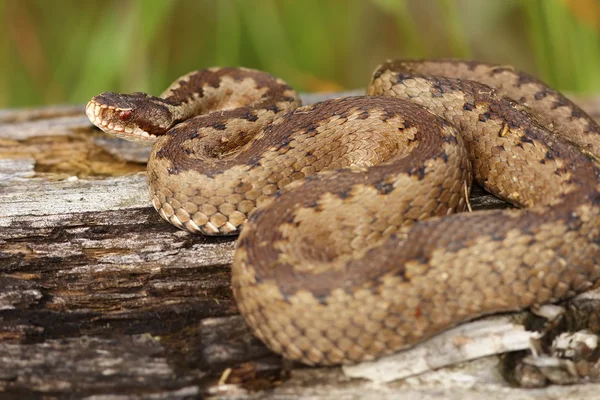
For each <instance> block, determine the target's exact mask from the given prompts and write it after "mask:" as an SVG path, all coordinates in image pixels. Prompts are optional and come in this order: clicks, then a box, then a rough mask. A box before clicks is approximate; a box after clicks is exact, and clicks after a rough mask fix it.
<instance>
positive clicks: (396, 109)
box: [86, 60, 600, 365]
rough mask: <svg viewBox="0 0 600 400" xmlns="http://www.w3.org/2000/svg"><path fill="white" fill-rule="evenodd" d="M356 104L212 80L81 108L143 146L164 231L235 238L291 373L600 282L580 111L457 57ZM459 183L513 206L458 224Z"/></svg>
mask: <svg viewBox="0 0 600 400" xmlns="http://www.w3.org/2000/svg"><path fill="white" fill-rule="evenodd" d="M492 88H494V89H492ZM368 94H369V95H370V96H364V97H349V98H342V99H335V100H329V101H325V102H322V103H319V104H315V105H310V106H305V107H299V105H300V102H299V100H298V97H297V95H296V93H295V92H294V90H293V89H291V88H290V87H289V86H288V85H286V84H285V82H283V81H281V80H279V79H276V78H274V77H272V76H270V75H268V74H266V73H263V72H259V71H254V70H249V69H244V68H213V69H207V70H202V71H197V72H192V73H190V74H188V75H186V76H183V77H182V78H180V79H178V80H177V81H175V83H174V84H173V85H171V87H169V88H168V89H167V91H166V92H164V93H163V94H162V95H161V96H160V97H154V96H150V95H147V94H143V93H134V94H131V95H121V94H114V93H103V94H101V95H99V96H96V97H94V98H93V99H92V100H91V101H90V102H89V104H88V106H87V110H86V112H87V114H88V116H89V118H90V120H91V121H92V122H93V123H94V124H96V125H97V126H99V127H100V128H101V129H103V130H104V131H106V132H109V133H112V134H115V135H117V136H121V137H124V138H127V139H133V140H146V141H149V142H153V141H155V143H154V147H153V150H152V153H151V156H150V159H149V161H148V181H149V187H150V195H151V197H152V202H153V204H154V207H155V208H156V209H157V210H158V211H159V213H160V215H161V216H162V217H163V218H164V219H166V220H167V221H169V222H171V223H172V224H174V225H176V226H178V227H179V228H182V229H187V230H188V231H190V232H200V233H203V234H205V235H228V234H237V233H238V231H239V230H240V228H241V227H242V226H243V229H241V234H240V236H239V240H238V243H237V249H236V252H235V256H234V263H233V270H232V274H233V276H232V287H233V293H234V296H235V299H236V301H237V304H238V307H239V310H240V312H241V314H242V315H243V317H244V319H245V321H246V322H247V323H248V324H249V326H250V327H251V329H252V330H253V332H254V333H255V334H256V335H257V336H258V337H259V338H260V339H261V340H262V341H264V342H265V343H266V344H267V346H268V347H270V348H271V349H272V350H274V351H276V352H278V353H280V354H283V355H284V356H285V357H287V358H289V359H293V360H299V361H302V362H304V363H306V364H311V365H314V364H340V363H353V362H358V361H361V360H366V359H372V358H375V357H379V356H381V355H385V354H389V353H392V352H395V351H398V350H401V349H403V348H406V347H409V346H411V345H414V344H415V343H417V342H419V341H421V340H423V339H425V338H428V337H430V336H432V335H434V334H436V333H438V332H440V331H442V330H444V329H446V328H448V327H450V326H453V325H456V324H458V323H460V322H463V321H466V320H469V319H473V318H475V317H478V316H481V315H484V314H489V313H495V312H502V311H509V310H517V309H521V308H525V307H529V306H532V305H536V304H541V303H547V302H555V301H558V300H561V299H564V298H567V297H569V296H573V295H574V294H576V293H579V292H582V291H584V290H587V289H589V288H590V287H592V286H593V285H594V284H595V283H596V281H598V279H599V278H600V267H599V263H598V261H599V259H600V247H599V245H600V207H599V206H600V196H599V182H600V180H599V168H598V165H597V164H596V159H597V156H600V136H599V134H600V129H599V127H598V126H597V125H596V124H595V123H594V122H593V121H592V120H591V118H589V117H588V116H587V115H586V114H585V113H583V112H582V111H581V110H580V109H579V108H578V107H576V106H575V105H574V104H572V103H571V102H570V101H568V100H567V99H566V98H565V97H563V96H562V95H561V94H559V93H557V92H556V91H554V90H552V89H550V88H548V87H547V86H545V85H544V84H542V83H541V82H540V81H538V80H536V79H535V78H533V77H531V76H529V75H526V74H524V73H521V72H518V71H516V70H514V69H513V68H511V67H501V66H493V65H488V64H482V63H475V62H462V61H450V60H441V61H424V62H410V61H407V62H401V61H397V62H387V63H385V64H383V65H381V66H380V67H379V68H378V69H377V70H376V71H375V73H374V75H373V79H372V81H371V84H370V86H369V89H368ZM509 97H510V98H509ZM511 98H512V99H515V100H517V101H519V103H517V102H516V101H514V100H511ZM196 115H199V116H196ZM472 179H474V180H475V181H477V182H478V183H479V184H480V185H482V186H483V187H484V188H485V189H487V190H488V191H489V192H491V193H492V194H494V195H496V196H498V197H500V198H502V199H505V200H506V201H508V202H510V203H512V204H514V205H515V206H517V207H519V208H522V209H519V210H516V209H512V210H493V211H480V212H474V213H457V214H456V213H455V212H458V211H463V210H464V208H465V205H466V195H467V192H468V188H470V185H471V181H472ZM257 207H258V208H257Z"/></svg>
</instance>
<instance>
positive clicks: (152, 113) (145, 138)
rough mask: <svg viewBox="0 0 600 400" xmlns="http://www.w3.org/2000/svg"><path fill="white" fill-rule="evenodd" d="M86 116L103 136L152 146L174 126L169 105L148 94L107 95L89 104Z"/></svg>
mask: <svg viewBox="0 0 600 400" xmlns="http://www.w3.org/2000/svg"><path fill="white" fill-rule="evenodd" d="M85 113H86V114H87V116H88V118H89V119H90V121H91V122H92V123H93V124H94V125H96V126H97V127H98V128H100V129H102V130H103V131H104V132H106V133H108V134H110V135H114V136H118V137H121V138H123V139H127V140H133V141H142V142H153V141H155V140H156V138H157V137H158V136H160V135H163V134H164V133H165V132H166V131H167V130H169V128H170V127H171V126H172V125H173V116H172V114H171V109H170V106H169V104H168V103H166V102H165V101H164V100H163V99H161V98H159V97H155V96H151V95H149V94H146V93H131V94H121V93H112V92H105V93H102V94H99V95H98V96H95V97H93V98H92V99H91V100H90V101H89V103H88V104H87V106H86V108H85Z"/></svg>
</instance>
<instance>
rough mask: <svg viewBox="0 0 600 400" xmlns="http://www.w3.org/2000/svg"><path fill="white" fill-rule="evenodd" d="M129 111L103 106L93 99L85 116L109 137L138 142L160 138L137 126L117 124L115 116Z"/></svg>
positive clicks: (86, 108)
mask: <svg viewBox="0 0 600 400" xmlns="http://www.w3.org/2000/svg"><path fill="white" fill-rule="evenodd" d="M129 111H131V109H121V108H117V107H113V106H109V105H107V104H101V103H98V102H96V101H94V100H93V99H92V100H90V101H89V102H88V104H87V105H86V107H85V114H86V115H87V117H88V119H89V120H90V122H91V123H92V124H94V125H96V126H97V127H98V128H100V129H101V130H103V131H104V132H106V133H108V134H109V135H113V136H117V137H120V138H123V139H127V140H134V141H138V142H154V141H155V140H156V139H157V138H158V136H156V135H153V134H151V133H148V132H146V131H144V130H143V129H140V128H139V127H137V126H133V127H132V126H127V125H124V124H120V123H118V122H115V115H117V114H122V113H127V112H129Z"/></svg>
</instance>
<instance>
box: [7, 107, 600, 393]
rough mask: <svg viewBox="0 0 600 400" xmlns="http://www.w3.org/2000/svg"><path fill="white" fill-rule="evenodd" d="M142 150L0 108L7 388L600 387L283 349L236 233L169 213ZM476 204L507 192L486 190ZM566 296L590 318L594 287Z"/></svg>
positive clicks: (71, 120) (46, 117) (39, 115)
mask: <svg viewBox="0 0 600 400" xmlns="http://www.w3.org/2000/svg"><path fill="white" fill-rule="evenodd" d="M319 99H320V98H311V99H308V101H309V102H311V101H315V100H319ZM586 104H588V103H586ZM589 104H590V105H592V106H593V107H596V104H598V103H595V102H594V101H590V103H589ZM590 107H591V106H590ZM598 109H599V107H596V108H592V111H594V110H595V111H596V113H595V114H596V115H599V114H600V112H598V111H599V110H598ZM147 154H148V149H146V148H144V147H140V146H137V145H135V144H133V145H131V144H128V143H127V142H124V141H121V140H114V139H110V138H107V137H105V136H104V135H103V134H102V133H100V132H99V131H96V130H94V129H92V128H91V126H90V125H89V123H88V122H87V119H86V118H85V116H83V114H82V108H81V107H80V106H77V107H72V106H68V107H52V108H44V109H34V110H4V111H0V398H33V397H42V396H43V397H44V398H65V397H75V398H83V397H90V396H94V398H119V399H125V398H156V399H184V398H185V399H187V398H196V397H203V396H204V397H218V398H231V399H237V398H239V399H258V398H274V399H283V398H296V397H302V398H315V399H317V398H331V397H336V398H348V399H350V398H361V397H366V396H369V397H373V396H376V397H377V398H383V399H385V398H399V397H402V398H425V399H441V398H449V399H458V398H461V399H471V398H484V397H485V398H490V399H500V398H502V399H505V398H506V397H507V396H508V397H509V398H515V399H540V398H547V397H557V398H558V397H561V398H582V399H583V398H589V396H592V395H596V394H597V392H598V390H600V385H598V384H581V385H576V386H549V387H547V388H544V389H536V390H526V389H518V388H513V387H511V385H510V384H508V383H507V382H506V381H505V379H504V378H503V377H502V376H501V375H500V373H499V372H498V371H499V365H500V361H499V359H498V358H497V357H495V356H493V357H486V358H483V359H480V360H476V361H472V362H468V363H464V364H462V365H460V366H455V367H449V368H443V369H441V370H438V371H435V372H429V373H426V374H424V375H421V376H419V377H418V378H408V379H405V380H403V381H400V382H394V383H390V384H385V385H383V384H374V383H370V382H368V381H365V380H362V379H351V378H349V377H347V376H345V375H344V374H343V373H342V370H341V369H340V368H305V367H302V366H297V365H295V366H291V365H288V364H287V363H284V362H282V361H281V359H280V358H279V357H277V356H276V355H274V354H272V353H271V352H270V351H269V350H268V349H266V348H265V347H264V346H263V345H262V344H261V343H260V342H259V341H258V340H256V339H255V338H254V337H253V336H252V335H251V333H250V332H249V331H248V329H247V328H246V326H245V324H244V323H243V321H242V319H241V317H240V316H239V315H238V314H237V311H236V307H235V303H234V301H233V299H232V296H231V291H230V280H229V264H230V262H231V257H232V252H233V249H234V246H235V243H234V240H233V239H227V238H225V239H218V238H205V237H201V236H195V235H191V234H188V233H186V232H182V231H179V230H177V229H175V228H174V227H172V226H171V225H169V224H166V223H165V222H164V221H162V220H161V219H160V217H159V216H158V214H157V213H156V212H155V211H154V210H153V209H152V208H151V206H150V203H149V199H148V195H147V190H146V184H145V174H144V172H143V171H144V165H143V163H144V161H145V159H146V157H147ZM471 203H472V205H473V207H474V208H476V209H480V208H496V207H501V206H505V205H504V203H502V202H500V201H499V200H497V199H495V198H493V197H491V196H488V195H484V194H482V193H480V192H477V191H475V193H474V195H473V196H472V199H471ZM573 304H575V306H574V307H579V306H578V304H579V305H582V304H583V306H581V307H583V308H585V310H586V313H585V314H586V315H588V316H589V315H591V314H594V313H590V312H589V309H592V310H597V308H595V307H596V306H597V305H598V299H597V298H596V297H594V296H593V295H588V296H587V297H582V298H581V299H580V300H579V303H573ZM588 319H589V321H587V322H588V323H587V324H586V326H588V327H589V326H591V327H597V325H598V324H597V323H596V320H595V319H594V318H591V317H588Z"/></svg>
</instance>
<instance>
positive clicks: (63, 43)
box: [0, 0, 600, 108]
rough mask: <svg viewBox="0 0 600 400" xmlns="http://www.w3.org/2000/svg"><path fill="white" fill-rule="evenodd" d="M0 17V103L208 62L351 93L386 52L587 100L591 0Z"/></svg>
mask: <svg viewBox="0 0 600 400" xmlns="http://www.w3.org/2000/svg"><path fill="white" fill-rule="evenodd" d="M0 21H1V23H0V66H1V68H2V70H1V73H0V108H1V107H20V106H32V105H38V104H51V103H83V102H85V101H87V100H88V99H89V98H90V97H91V96H93V95H95V94H97V93H100V92H102V91H108V90H110V91H123V92H131V91H146V92H150V93H153V94H159V93H160V92H161V91H162V90H163V89H164V88H166V87H167V86H168V84H169V83H170V82H171V81H173V80H175V78H177V77H178V76H180V75H182V74H184V73H186V72H189V71H191V70H194V69H198V68H202V67H208V66H213V65H244V66H248V67H254V68H259V69H263V70H266V71H269V72H271V73H273V74H275V75H278V76H280V77H282V78H283V79H285V80H287V81H288V82H289V83H290V84H292V85H293V86H294V87H296V88H297V89H299V90H301V91H336V90H343V89H354V88H360V87H364V86H365V85H366V83H367V81H368V78H369V76H370V74H371V71H372V70H373V69H374V68H375V66H376V65H377V64H379V63H380V62H382V61H383V60H385V59H387V58H400V57H411V58H434V57H460V58H470V59H480V60H485V61H490V62H495V63H505V64H512V65H515V66H517V67H519V68H521V69H524V70H526V71H529V72H531V73H534V74H536V75H538V76H541V77H542V78H543V79H545V80H546V81H547V82H549V83H550V84H552V85H553V86H555V87H557V88H559V89H562V90H566V91H571V92H578V93H594V92H598V91H600V71H599V70H598V67H599V66H600V36H599V29H600V0H0Z"/></svg>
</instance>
